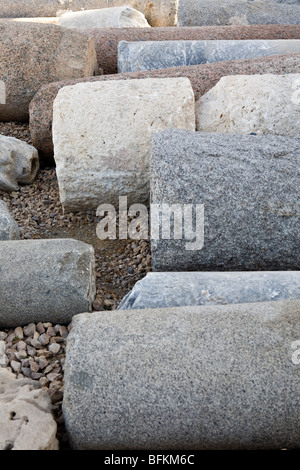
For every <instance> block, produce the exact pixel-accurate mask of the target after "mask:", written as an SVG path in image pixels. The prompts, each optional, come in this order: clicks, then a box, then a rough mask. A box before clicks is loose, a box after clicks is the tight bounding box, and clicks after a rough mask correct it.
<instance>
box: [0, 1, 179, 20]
mask: <svg viewBox="0 0 300 470" xmlns="http://www.w3.org/2000/svg"><path fill="white" fill-rule="evenodd" d="M119 6H130V7H133V8H135V9H136V10H138V11H140V12H141V13H143V14H144V15H145V17H146V19H147V20H148V22H149V24H150V25H151V26H176V24H177V11H178V0H152V1H151V2H149V0H42V1H41V0H0V18H1V17H2V18H14V17H16V18H17V17H19V18H20V17H28V18H30V17H43V16H48V17H49V16H50V17H51V16H57V15H60V14H61V13H64V12H66V11H67V10H71V11H80V10H93V9H101V8H108V7H119Z"/></svg>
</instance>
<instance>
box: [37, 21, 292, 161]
mask: <svg viewBox="0 0 300 470" xmlns="http://www.w3.org/2000/svg"><path fill="white" fill-rule="evenodd" d="M143 31H144V29H143ZM299 67H300V54H286V55H280V56H271V57H259V58H257V59H248V60H235V61H229V62H217V63H215V64H205V65H189V66H186V67H174V68H169V69H161V70H150V71H144V72H131V73H124V74H114V75H103V76H100V77H94V78H87V79H79V80H65V81H62V82H55V83H51V84H49V85H45V86H43V87H42V88H41V89H40V90H39V91H38V92H37V93H36V95H35V96H34V98H33V100H32V101H31V103H30V123H29V125H30V135H31V139H32V141H33V143H34V145H35V147H36V148H37V149H38V150H39V156H40V158H41V159H44V160H50V161H51V159H52V161H53V141H52V117H53V102H54V100H55V97H56V96H57V94H58V92H59V90H60V89H61V88H63V87H64V86H69V85H76V84H77V83H80V82H88V81H89V82H95V81H97V82H98V81H111V80H129V79H143V78H172V77H174V78H176V77H187V78H188V79H189V80H190V82H191V85H192V87H193V90H194V93H195V98H196V99H198V98H199V97H200V96H201V95H203V94H204V93H206V92H207V91H208V90H209V89H210V88H212V87H213V86H214V85H215V84H216V83H217V82H218V81H219V80H220V78H221V77H223V76H224V75H240V74H265V73H273V74H286V73H297V72H298V71H299Z"/></svg>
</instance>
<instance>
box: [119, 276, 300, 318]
mask: <svg viewBox="0 0 300 470" xmlns="http://www.w3.org/2000/svg"><path fill="white" fill-rule="evenodd" d="M295 299H300V272H298V271H273V272H272V271H258V272H198V271H197V272H150V273H148V274H147V275H146V276H145V277H144V278H143V279H141V280H140V281H138V282H137V283H136V284H135V286H134V287H133V289H132V290H131V291H130V292H129V293H128V294H127V295H126V296H125V297H124V299H123V300H122V301H121V303H120V305H119V307H118V310H132V309H143V308H166V307H184V306H188V305H193V306H195V305H228V304H237V303H253V302H270V301H278V300H295Z"/></svg>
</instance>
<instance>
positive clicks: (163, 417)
mask: <svg viewBox="0 0 300 470" xmlns="http://www.w3.org/2000/svg"><path fill="white" fill-rule="evenodd" d="M299 313H300V303H299V301H287V302H270V303H269V302H262V303H253V304H236V305H218V306H203V307H181V308H163V309H153V310H151V309H145V310H132V311H130V312H128V311H124V310H118V311H114V312H97V313H92V314H84V313H83V314H81V315H76V316H75V317H74V318H73V328H72V331H71V332H70V334H69V336H68V344H67V353H66V363H65V378H64V380H65V389H64V399H63V412H64V418H65V424H66V429H67V432H68V435H69V438H70V443H71V446H72V448H74V449H87V450H106V451H107V450H130V449H135V450H176V449H177V450H178V449H180V450H192V449H196V450H209V449H211V450H221V449H226V450H238V449H243V450H246V449H247V450H248V449H255V450H259V449H278V450H279V449H282V448H287V449H291V448H297V449H298V448H299V443H300V428H299V406H300V397H299V386H300V382H299V349H300V348H299V347H298V351H297V344H298V342H299V327H300V324H299V321H300V315H299Z"/></svg>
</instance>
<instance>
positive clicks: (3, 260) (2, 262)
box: [0, 239, 96, 328]
mask: <svg viewBox="0 0 300 470" xmlns="http://www.w3.org/2000/svg"><path fill="white" fill-rule="evenodd" d="M94 263H95V259H94V249H93V247H92V246H91V245H88V244H86V243H83V242H80V241H77V240H72V239H49V240H19V241H3V242H1V243H0V327H3V328H5V327H13V326H19V325H26V324H28V323H32V322H33V323H35V322H39V321H41V322H53V323H62V324H67V323H69V322H70V321H71V319H72V317H73V315H75V314H77V313H81V312H86V311H91V310H92V302H93V301H94V297H95V291H96V286H95V268H94Z"/></svg>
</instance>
